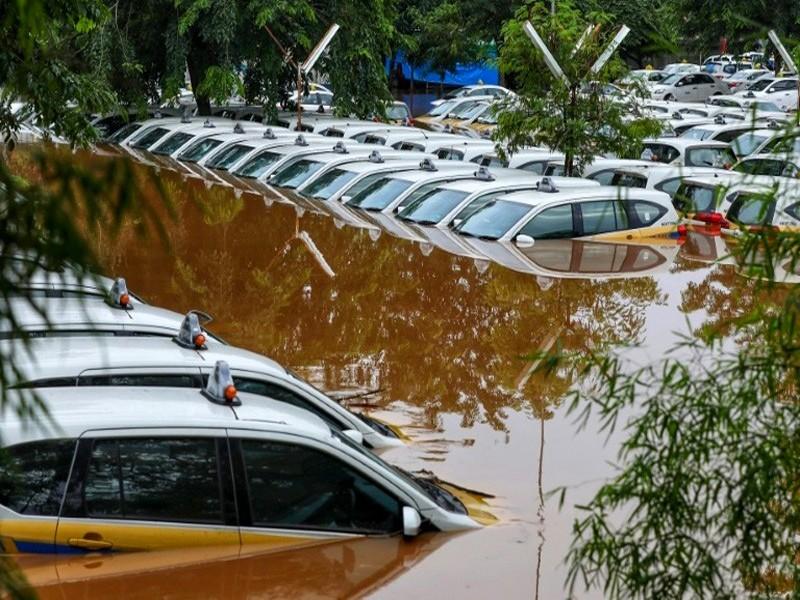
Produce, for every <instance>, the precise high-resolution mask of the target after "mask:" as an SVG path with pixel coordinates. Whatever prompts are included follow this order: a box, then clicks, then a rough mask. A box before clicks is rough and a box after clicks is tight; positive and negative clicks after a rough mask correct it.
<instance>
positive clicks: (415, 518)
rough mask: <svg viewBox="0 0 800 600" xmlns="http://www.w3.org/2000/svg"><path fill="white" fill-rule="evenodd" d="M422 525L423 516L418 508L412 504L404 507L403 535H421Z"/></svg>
mask: <svg viewBox="0 0 800 600" xmlns="http://www.w3.org/2000/svg"><path fill="white" fill-rule="evenodd" d="M421 527H422V517H421V516H420V514H419V512H418V511H417V509H416V508H412V507H411V506H404V507H403V535H404V536H406V537H415V536H417V535H419V530H420V528H421Z"/></svg>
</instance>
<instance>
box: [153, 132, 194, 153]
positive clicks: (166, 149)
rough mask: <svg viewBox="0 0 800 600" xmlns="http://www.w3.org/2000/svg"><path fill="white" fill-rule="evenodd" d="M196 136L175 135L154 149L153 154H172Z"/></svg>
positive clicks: (188, 134)
mask: <svg viewBox="0 0 800 600" xmlns="http://www.w3.org/2000/svg"><path fill="white" fill-rule="evenodd" d="M194 137H195V136H194V135H193V134H191V133H183V132H181V133H175V134H173V135H171V136H170V137H168V138H167V139H166V140H164V141H163V142H161V143H160V144H159V145H158V146H156V147H155V148H153V151H152V152H153V154H172V153H173V152H175V151H176V150H177V149H178V148H180V147H181V146H183V145H184V144H186V143H187V142H188V141H189V140H191V139H192V138H194Z"/></svg>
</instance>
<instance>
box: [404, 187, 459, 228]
mask: <svg viewBox="0 0 800 600" xmlns="http://www.w3.org/2000/svg"><path fill="white" fill-rule="evenodd" d="M468 195H469V194H468V193H467V192H460V191H456V190H448V189H442V188H437V189H434V190H431V191H430V192H428V193H427V194H426V195H424V196H423V197H421V198H418V199H417V200H415V201H414V202H412V203H411V204H408V205H407V206H406V208H405V209H404V210H403V211H401V212H400V213H399V214H398V217H400V218H401V219H404V220H406V221H413V222H414V223H419V224H420V225H436V224H437V223H438V222H439V221H441V220H442V219H444V218H445V217H446V216H447V215H448V214H449V213H450V212H451V211H453V209H455V208H456V207H457V206H458V205H459V204H461V202H462V201H463V200H464V198H466V197H467V196H468Z"/></svg>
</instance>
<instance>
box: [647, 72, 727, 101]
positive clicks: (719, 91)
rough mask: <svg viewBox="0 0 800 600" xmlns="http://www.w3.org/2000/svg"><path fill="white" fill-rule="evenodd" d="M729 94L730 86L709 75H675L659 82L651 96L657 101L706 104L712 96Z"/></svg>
mask: <svg viewBox="0 0 800 600" xmlns="http://www.w3.org/2000/svg"><path fill="white" fill-rule="evenodd" d="M729 93H730V89H728V86H726V85H723V84H722V83H720V82H719V81H717V80H716V79H714V78H713V77H712V76H711V75H709V74H708V73H674V74H672V75H670V76H669V77H667V78H666V79H663V80H661V81H659V82H658V84H657V85H655V86H654V87H653V89H652V92H651V95H652V97H653V99H655V100H668V101H677V102H705V101H706V100H707V99H708V98H709V97H710V96H721V95H723V94H729Z"/></svg>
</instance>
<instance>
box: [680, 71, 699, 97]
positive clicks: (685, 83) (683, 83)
mask: <svg viewBox="0 0 800 600" xmlns="http://www.w3.org/2000/svg"><path fill="white" fill-rule="evenodd" d="M694 77H695V76H694V75H684V76H683V78H681V79H680V80H679V81H677V82H676V83H675V99H676V100H678V101H680V102H694V98H695V96H696V95H697V88H696V87H695V84H694Z"/></svg>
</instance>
